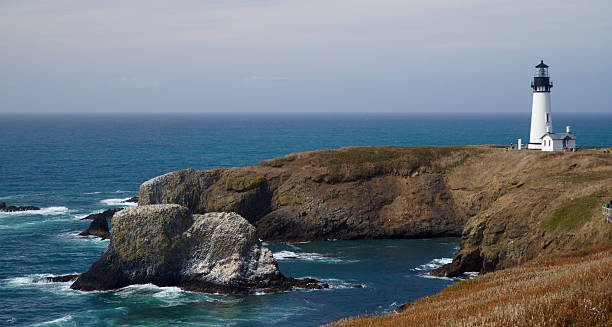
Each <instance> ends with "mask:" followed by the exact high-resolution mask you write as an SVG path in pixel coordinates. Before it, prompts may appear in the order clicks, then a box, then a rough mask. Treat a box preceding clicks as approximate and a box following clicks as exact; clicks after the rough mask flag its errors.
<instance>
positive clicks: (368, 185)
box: [139, 146, 612, 275]
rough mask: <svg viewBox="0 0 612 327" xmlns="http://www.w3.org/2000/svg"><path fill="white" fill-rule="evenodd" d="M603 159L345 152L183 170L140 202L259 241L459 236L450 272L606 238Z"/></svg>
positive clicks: (611, 176) (609, 165) (454, 151)
mask: <svg viewBox="0 0 612 327" xmlns="http://www.w3.org/2000/svg"><path fill="white" fill-rule="evenodd" d="M611 185H612V157H611V156H606V155H604V154H596V153H586V152H583V153H543V152H539V151H513V152H505V151H503V150H500V149H497V148H494V147H485V146H482V147H417V148H407V147H351V148H343V149H339V150H328V151H313V152H306V153H298V154H292V155H288V156H286V157H282V158H277V159H272V160H268V161H264V162H262V163H260V164H258V165H256V166H251V167H237V168H229V169H223V168H217V169H213V170H208V171H196V170H193V169H186V170H180V171H176V172H172V173H169V174H166V175H163V176H160V177H156V178H154V179H152V180H150V181H147V182H145V183H144V184H143V185H142V186H141V188H140V200H139V204H141V205H146V204H156V203H177V204H181V205H183V206H186V207H188V208H189V209H190V210H191V211H192V212H194V213H205V212H213V211H234V212H237V213H239V214H240V215H242V216H243V217H245V218H246V219H247V220H248V221H249V222H250V223H252V224H254V225H255V226H256V228H257V234H258V237H260V238H262V239H264V240H267V241H310V240H326V239H364V238H411V237H435V236H459V235H461V236H462V241H461V250H460V251H458V253H457V254H456V256H455V259H454V261H453V263H452V264H450V265H447V266H445V267H443V268H442V269H440V270H439V271H437V273H438V274H441V275H458V274H461V273H462V272H465V271H480V272H487V271H492V270H495V269H500V268H505V267H510V266H514V265H516V264H518V263H521V262H524V261H526V260H529V259H531V258H533V257H535V256H537V255H538V254H539V253H542V252H548V251H552V250H554V249H575V248H580V247H582V246H586V245H590V244H596V243H601V242H607V241H610V239H611V236H612V232H611V227H610V226H609V225H610V224H608V225H606V224H605V222H604V220H603V219H601V214H600V212H599V210H600V209H599V208H600V206H599V203H600V202H604V201H605V200H606V199H608V200H609V199H612V186H611Z"/></svg>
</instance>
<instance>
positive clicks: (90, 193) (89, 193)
mask: <svg viewBox="0 0 612 327" xmlns="http://www.w3.org/2000/svg"><path fill="white" fill-rule="evenodd" d="M100 193H102V192H86V193H83V194H87V195H93V194H100Z"/></svg>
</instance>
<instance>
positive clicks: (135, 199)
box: [121, 196, 138, 203]
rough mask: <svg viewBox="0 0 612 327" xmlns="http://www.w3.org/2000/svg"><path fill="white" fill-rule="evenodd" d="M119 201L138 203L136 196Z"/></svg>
mask: <svg viewBox="0 0 612 327" xmlns="http://www.w3.org/2000/svg"><path fill="white" fill-rule="evenodd" d="M121 203H138V197H137V196H133V197H131V198H129V199H127V200H123V201H121Z"/></svg>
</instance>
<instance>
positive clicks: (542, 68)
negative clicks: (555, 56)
mask: <svg viewBox="0 0 612 327" xmlns="http://www.w3.org/2000/svg"><path fill="white" fill-rule="evenodd" d="M535 68H536V72H535V76H534V77H533V82H531V88H532V89H533V92H550V89H551V88H552V87H553V85H552V82H551V81H550V77H549V76H548V65H547V64H545V63H544V60H540V63H539V64H538V65H537V66H535Z"/></svg>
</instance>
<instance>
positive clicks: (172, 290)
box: [113, 284, 241, 306]
mask: <svg viewBox="0 0 612 327" xmlns="http://www.w3.org/2000/svg"><path fill="white" fill-rule="evenodd" d="M113 294H114V295H116V296H119V297H121V298H123V299H128V300H129V299H133V300H136V299H141V298H145V299H146V298H149V299H156V300H158V301H161V302H162V303H163V304H164V305H165V306H176V305H181V304H185V303H197V302H228V303H229V302H231V303H234V302H240V301H241V300H240V299H238V300H236V301H234V300H231V299H229V298H227V297H226V296H224V295H220V296H215V295H211V294H202V293H195V292H189V291H185V290H183V289H181V288H179V287H174V286H167V287H160V286H156V285H153V284H141V285H130V286H127V287H124V288H121V289H119V290H117V291H114V292H113Z"/></svg>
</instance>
